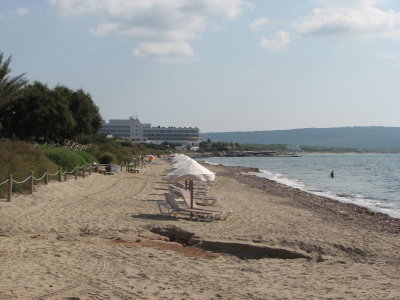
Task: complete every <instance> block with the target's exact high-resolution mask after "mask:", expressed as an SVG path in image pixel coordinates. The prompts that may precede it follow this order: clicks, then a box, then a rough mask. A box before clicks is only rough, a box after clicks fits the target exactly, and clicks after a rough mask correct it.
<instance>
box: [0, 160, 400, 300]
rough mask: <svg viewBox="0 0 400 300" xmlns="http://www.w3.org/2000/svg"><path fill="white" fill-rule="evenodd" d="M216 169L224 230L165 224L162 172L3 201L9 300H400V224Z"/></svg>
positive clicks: (4, 295)
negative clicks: (160, 203)
mask: <svg viewBox="0 0 400 300" xmlns="http://www.w3.org/2000/svg"><path fill="white" fill-rule="evenodd" d="M207 167H208V168H210V169H211V170H213V171H214V172H216V180H215V181H214V182H212V183H211V184H210V195H214V196H219V197H221V200H220V201H219V203H218V204H217V205H216V207H218V208H220V209H223V210H232V211H233V213H232V215H230V216H229V217H228V218H227V219H226V220H217V221H213V222H198V221H193V220H191V219H189V218H187V217H178V218H171V217H164V216H161V215H160V212H159V209H158V206H157V203H158V201H164V193H166V192H167V189H168V184H167V183H166V182H165V181H163V180H162V177H163V175H165V174H166V170H167V169H168V168H170V165H169V164H168V163H164V162H163V163H162V164H160V165H150V166H149V167H147V168H145V169H142V170H140V173H139V174H131V173H126V172H125V171H124V172H121V173H118V174H115V175H113V176H109V175H107V176H105V175H101V174H92V175H91V176H88V177H87V178H85V179H83V178H79V179H78V180H74V179H73V178H71V179H69V180H68V181H67V182H61V183H60V182H56V181H52V182H50V184H49V185H41V186H36V187H35V193H34V194H32V195H15V196H14V198H13V200H12V202H5V201H4V199H1V200H2V201H1V202H0V253H1V257H2V263H1V265H0V274H1V281H0V299H76V300H77V299H400V272H399V270H400V219H394V218H390V217H388V216H386V215H383V214H380V213H374V212H371V211H369V210H367V209H365V208H361V207H358V206H354V205H350V204H344V203H339V202H336V201H333V200H329V199H326V198H322V197H318V196H314V195H311V194H307V193H304V192H301V191H300V190H297V189H293V188H289V187H285V186H282V185H280V184H278V183H275V182H272V181H269V180H267V179H262V178H258V177H256V176H254V175H252V171H254V170H251V169H245V168H239V167H222V166H207ZM171 237H172V239H174V240H177V241H171ZM187 241H192V242H193V241H197V243H198V244H199V245H203V248H204V247H206V246H207V247H208V250H210V249H211V248H214V251H205V250H203V249H200V248H196V247H191V246H188V245H183V243H185V242H187Z"/></svg>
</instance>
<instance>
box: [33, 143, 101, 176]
mask: <svg viewBox="0 0 400 300" xmlns="http://www.w3.org/2000/svg"><path fill="white" fill-rule="evenodd" d="M41 149H42V150H43V152H44V153H45V154H46V156H47V157H48V158H49V159H50V160H51V161H53V162H54V163H55V164H57V165H58V166H59V167H60V168H62V169H63V170H65V169H68V170H69V171H71V170H73V169H74V168H75V166H77V165H78V166H82V165H84V164H88V163H91V162H94V161H96V159H95V158H94V157H93V156H92V155H91V154H89V153H84V152H83V151H76V150H73V149H70V148H64V147H54V146H41Z"/></svg>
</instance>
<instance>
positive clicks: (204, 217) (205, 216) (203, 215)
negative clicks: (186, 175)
mask: <svg viewBox="0 0 400 300" xmlns="http://www.w3.org/2000/svg"><path fill="white" fill-rule="evenodd" d="M165 200H166V201H167V203H168V205H169V208H168V209H169V212H168V215H170V216H176V215H177V214H185V215H188V214H189V215H191V216H194V217H195V218H196V219H197V220H198V221H213V220H217V219H220V218H221V213H220V212H212V211H205V210H200V209H194V208H188V207H183V206H180V205H179V203H178V202H177V201H176V199H175V197H174V195H172V194H170V193H166V194H165ZM158 207H159V209H160V212H161V214H163V215H166V213H164V211H163V208H164V209H165V208H166V206H165V205H163V204H162V203H161V202H159V203H158Z"/></svg>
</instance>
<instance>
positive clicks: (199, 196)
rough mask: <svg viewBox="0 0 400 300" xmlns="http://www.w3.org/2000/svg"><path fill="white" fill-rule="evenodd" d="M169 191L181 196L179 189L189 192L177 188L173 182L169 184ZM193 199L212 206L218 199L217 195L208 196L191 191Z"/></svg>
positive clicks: (180, 189)
mask: <svg viewBox="0 0 400 300" xmlns="http://www.w3.org/2000/svg"><path fill="white" fill-rule="evenodd" d="M168 189H169V191H170V193H172V194H174V195H175V196H178V197H182V192H181V191H187V192H188V193H190V191H189V190H185V189H182V188H178V187H176V186H175V185H173V184H170V185H169V188H168ZM193 196H194V199H195V200H197V201H201V203H202V204H203V205H205V206H213V205H215V204H216V203H217V202H218V201H219V197H210V196H208V194H207V193H197V192H194V193H193Z"/></svg>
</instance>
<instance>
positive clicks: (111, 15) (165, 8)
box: [49, 0, 247, 59]
mask: <svg viewBox="0 0 400 300" xmlns="http://www.w3.org/2000/svg"><path fill="white" fill-rule="evenodd" d="M49 2H50V3H52V4H53V5H54V6H55V7H56V8H57V10H58V11H59V13H60V14H62V15H65V16H76V15H78V16H79V15H96V16H98V17H100V18H101V19H103V20H104V21H102V22H100V23H98V24H97V26H96V27H95V28H91V29H90V33H91V34H93V35H95V36H97V37H102V36H107V35H116V36H119V37H121V38H123V39H124V40H127V41H130V42H132V43H133V44H134V45H135V46H134V54H135V55H136V56H138V57H156V58H157V57H158V58H162V59H166V58H167V57H176V56H179V55H182V56H183V57H189V56H195V55H196V52H195V51H194V50H193V48H192V46H191V44H190V43H191V42H192V41H194V40H196V39H199V38H200V37H201V34H202V33H203V32H205V31H206V30H212V29H213V28H215V27H216V26H218V24H219V23H220V22H223V21H225V20H229V19H235V18H237V17H239V16H240V14H241V13H242V11H243V9H245V8H246V5H247V3H246V0H218V1H215V0H195V1H193V0H168V1H166V0H147V1H135V0H49Z"/></svg>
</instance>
